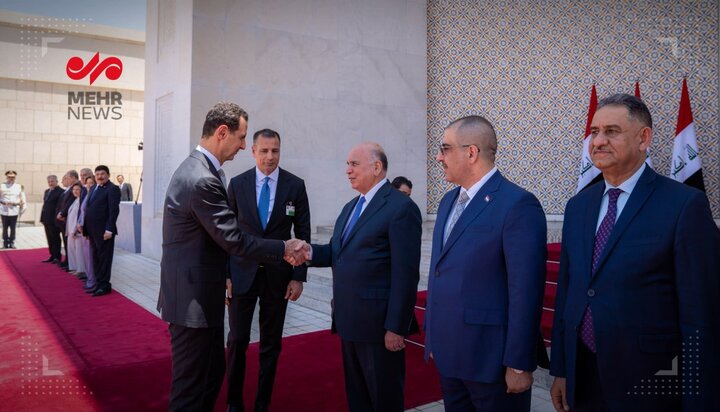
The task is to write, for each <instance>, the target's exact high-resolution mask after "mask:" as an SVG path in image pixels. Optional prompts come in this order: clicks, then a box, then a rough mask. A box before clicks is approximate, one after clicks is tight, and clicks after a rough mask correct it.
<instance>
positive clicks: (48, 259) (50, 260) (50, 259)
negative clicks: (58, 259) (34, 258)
mask: <svg viewBox="0 0 720 412" xmlns="http://www.w3.org/2000/svg"><path fill="white" fill-rule="evenodd" d="M53 260H55V259H53V257H52V256H50V257H49V258H47V259H45V260H41V262H42V263H50V262H52V261H53Z"/></svg>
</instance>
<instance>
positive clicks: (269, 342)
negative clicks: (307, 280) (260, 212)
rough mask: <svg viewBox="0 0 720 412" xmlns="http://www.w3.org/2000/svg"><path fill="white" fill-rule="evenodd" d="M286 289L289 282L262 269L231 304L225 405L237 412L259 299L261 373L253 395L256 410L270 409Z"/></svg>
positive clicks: (241, 401)
mask: <svg viewBox="0 0 720 412" xmlns="http://www.w3.org/2000/svg"><path fill="white" fill-rule="evenodd" d="M287 285H288V281H287V280H286V279H284V276H273V274H272V273H270V274H268V273H266V271H265V269H263V268H260V269H258V272H257V274H256V275H255V280H254V281H253V284H252V286H250V289H249V290H248V292H247V293H244V294H242V295H233V297H232V299H231V300H230V307H229V308H228V314H229V323H230V333H229V334H228V404H229V405H234V406H237V407H239V408H240V410H243V408H244V405H243V402H244V401H243V385H244V381H245V364H246V358H245V354H246V352H247V347H248V343H249V342H250V326H251V324H252V318H253V313H254V312H255V305H256V304H257V301H258V299H260V370H259V376H258V389H257V393H256V394H255V410H265V409H267V407H268V405H270V400H271V397H272V390H273V383H274V382H275V372H276V371H277V365H278V359H279V357H280V350H281V349H282V332H283V326H284V324H285V313H286V311H287V300H285V292H286V290H287Z"/></svg>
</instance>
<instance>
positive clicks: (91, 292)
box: [83, 286, 97, 294]
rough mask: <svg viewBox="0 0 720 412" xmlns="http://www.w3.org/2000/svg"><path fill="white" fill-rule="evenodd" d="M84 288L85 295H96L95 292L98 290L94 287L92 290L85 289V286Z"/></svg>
mask: <svg viewBox="0 0 720 412" xmlns="http://www.w3.org/2000/svg"><path fill="white" fill-rule="evenodd" d="M83 288H84V289H85V293H90V294H93V293H95V291H96V290H97V287H95V286H93V287H91V288H89V289H88V288H85V287H84V286H83Z"/></svg>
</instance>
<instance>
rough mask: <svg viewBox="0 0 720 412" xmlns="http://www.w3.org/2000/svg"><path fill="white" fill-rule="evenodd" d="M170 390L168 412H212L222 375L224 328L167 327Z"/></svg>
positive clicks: (223, 364)
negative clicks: (170, 356) (169, 352)
mask: <svg viewBox="0 0 720 412" xmlns="http://www.w3.org/2000/svg"><path fill="white" fill-rule="evenodd" d="M169 330H170V347H171V349H172V365H173V366H172V389H171V390H170V405H169V407H168V409H169V410H170V411H208V412H212V410H213V408H214V407H215V400H217V396H218V394H219V393H220V387H221V386H222V382H223V377H224V375H225V348H224V346H223V327H222V326H220V327H215V328H188V327H185V326H180V325H175V324H172V323H171V324H170V326H169Z"/></svg>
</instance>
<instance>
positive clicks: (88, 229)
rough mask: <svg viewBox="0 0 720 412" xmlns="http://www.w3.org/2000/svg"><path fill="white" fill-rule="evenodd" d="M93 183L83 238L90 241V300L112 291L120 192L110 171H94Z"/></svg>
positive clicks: (87, 206) (98, 169)
mask: <svg viewBox="0 0 720 412" xmlns="http://www.w3.org/2000/svg"><path fill="white" fill-rule="evenodd" d="M95 182H96V185H95V186H94V188H93V190H92V192H91V193H90V194H89V195H88V196H90V197H89V198H88V201H87V205H86V208H85V216H84V221H83V224H84V227H83V234H84V235H85V236H87V237H88V238H89V239H90V250H91V251H92V257H93V269H94V272H95V279H96V284H97V288H96V289H95V291H94V292H93V294H92V296H95V297H97V296H103V295H107V294H108V293H110V292H111V291H112V285H111V284H110V274H111V271H112V261H113V254H114V251H115V236H117V225H116V223H117V218H118V214H119V213H120V189H118V187H117V186H116V185H115V184H114V183H113V182H111V181H110V169H109V168H108V167H107V166H105V165H99V166H98V167H96V168H95Z"/></svg>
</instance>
